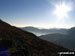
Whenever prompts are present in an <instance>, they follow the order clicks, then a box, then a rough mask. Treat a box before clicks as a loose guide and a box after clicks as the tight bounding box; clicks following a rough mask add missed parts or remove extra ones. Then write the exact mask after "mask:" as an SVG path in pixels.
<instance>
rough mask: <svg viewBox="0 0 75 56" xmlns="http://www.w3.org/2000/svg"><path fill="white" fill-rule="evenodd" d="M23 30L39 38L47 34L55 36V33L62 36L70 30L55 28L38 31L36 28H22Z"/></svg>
mask: <svg viewBox="0 0 75 56" xmlns="http://www.w3.org/2000/svg"><path fill="white" fill-rule="evenodd" d="M21 29H22V30H25V31H28V32H32V33H34V34H35V35H37V36H40V35H46V34H54V33H60V34H67V31H68V29H57V28H53V29H38V28H36V27H31V26H29V27H23V28H21Z"/></svg>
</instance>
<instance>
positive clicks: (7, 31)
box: [0, 20, 69, 56]
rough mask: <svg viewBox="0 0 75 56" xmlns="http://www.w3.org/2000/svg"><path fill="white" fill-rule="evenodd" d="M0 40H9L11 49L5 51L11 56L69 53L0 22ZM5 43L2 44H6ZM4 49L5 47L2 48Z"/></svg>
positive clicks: (48, 55) (54, 55) (41, 55)
mask: <svg viewBox="0 0 75 56" xmlns="http://www.w3.org/2000/svg"><path fill="white" fill-rule="evenodd" d="M0 40H1V41H2V40H7V41H8V40H9V41H11V42H12V43H11V42H10V43H11V44H10V46H11V47H9V46H8V47H7V50H5V51H7V52H9V53H10V55H11V56H58V55H57V54H58V52H61V51H69V50H68V49H66V48H63V47H61V46H58V45H56V44H54V43H51V42H48V41H45V40H42V39H40V38H38V37H37V36H35V35H34V34H32V33H29V32H27V31H23V30H21V29H19V28H16V27H13V26H11V25H9V24H8V23H5V22H3V21H1V20H0ZM7 41H6V42H7ZM6 42H4V43H5V44H6ZM5 44H3V45H5ZM7 45H8V44H7ZM0 46H1V45H0ZM4 48H6V47H5V46H4ZM0 52H1V51H0Z"/></svg>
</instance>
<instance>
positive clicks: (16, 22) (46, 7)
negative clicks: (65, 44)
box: [0, 0, 75, 28]
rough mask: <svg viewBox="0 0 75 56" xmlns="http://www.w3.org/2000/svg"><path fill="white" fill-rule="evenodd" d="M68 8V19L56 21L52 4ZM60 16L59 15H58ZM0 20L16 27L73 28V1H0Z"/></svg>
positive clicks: (74, 22)
mask: <svg viewBox="0 0 75 56" xmlns="http://www.w3.org/2000/svg"><path fill="white" fill-rule="evenodd" d="M63 1H64V3H65V5H66V6H68V7H70V8H71V10H70V11H68V12H67V15H68V17H66V18H64V19H60V20H59V19H58V18H57V15H55V14H54V13H53V12H54V11H56V6H55V5H54V4H57V5H59V4H62V2H63ZM59 15H60V14H59ZM0 18H1V19H2V20H4V21H6V22H8V23H9V24H11V25H13V26H17V27H25V26H34V27H39V28H70V27H73V26H75V1H74V0H0Z"/></svg>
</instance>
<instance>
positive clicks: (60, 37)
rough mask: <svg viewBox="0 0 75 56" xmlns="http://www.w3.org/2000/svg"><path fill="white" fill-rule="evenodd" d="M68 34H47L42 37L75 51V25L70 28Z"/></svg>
mask: <svg viewBox="0 0 75 56" xmlns="http://www.w3.org/2000/svg"><path fill="white" fill-rule="evenodd" d="M67 32H68V34H66V35H64V34H47V35H42V36H40V38H41V39H44V40H48V41H51V42H53V43H56V44H58V45H61V46H63V47H65V48H69V49H71V50H74V51H75V27H73V28H71V29H68V31H67Z"/></svg>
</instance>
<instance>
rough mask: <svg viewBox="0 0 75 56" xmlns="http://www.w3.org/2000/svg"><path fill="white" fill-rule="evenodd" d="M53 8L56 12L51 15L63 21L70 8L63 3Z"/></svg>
mask: <svg viewBox="0 0 75 56" xmlns="http://www.w3.org/2000/svg"><path fill="white" fill-rule="evenodd" d="M55 6H56V10H55V11H54V12H53V13H54V14H55V15H56V17H57V18H58V19H64V18H65V17H68V12H69V11H71V7H70V6H67V5H66V4H65V3H62V4H60V5H55Z"/></svg>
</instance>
